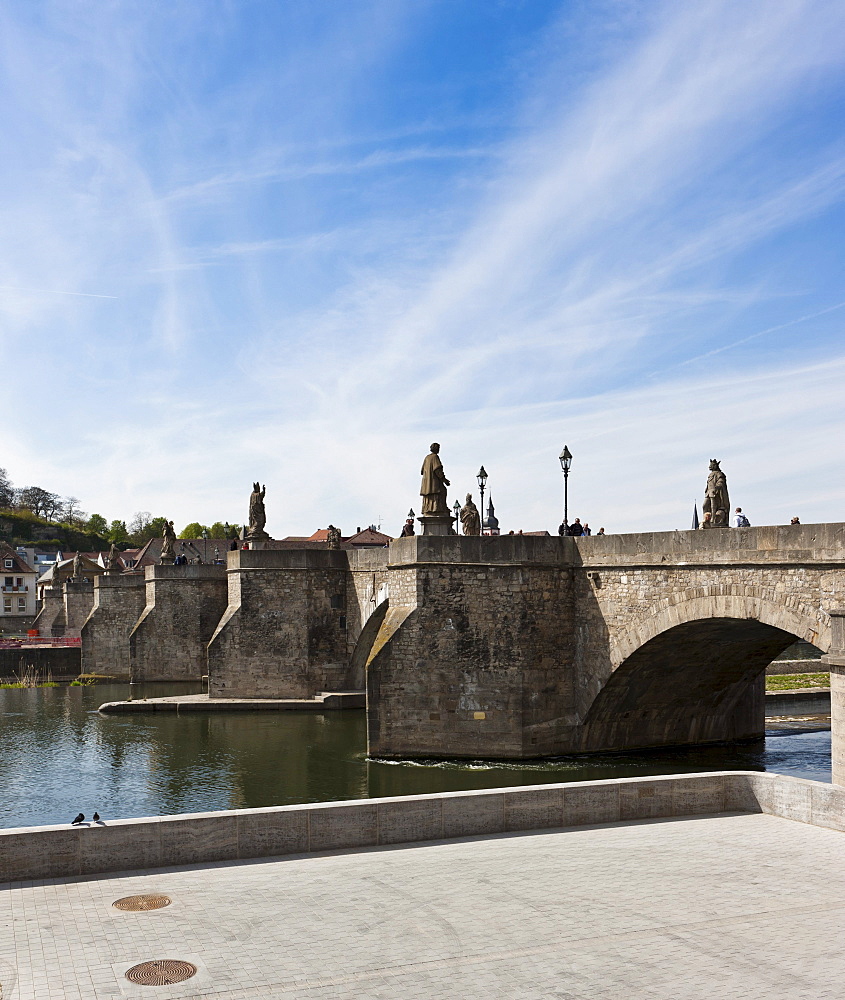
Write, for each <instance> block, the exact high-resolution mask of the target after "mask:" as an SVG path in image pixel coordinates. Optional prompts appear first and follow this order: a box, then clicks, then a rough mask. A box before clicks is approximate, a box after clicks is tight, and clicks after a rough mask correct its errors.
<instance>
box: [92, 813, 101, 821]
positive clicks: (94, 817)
mask: <svg viewBox="0 0 845 1000" xmlns="http://www.w3.org/2000/svg"><path fill="white" fill-rule="evenodd" d="M91 818H92V819H93V820H94V822H95V823H99V822H100V814H99V813H94V815H93V816H92V817H91Z"/></svg>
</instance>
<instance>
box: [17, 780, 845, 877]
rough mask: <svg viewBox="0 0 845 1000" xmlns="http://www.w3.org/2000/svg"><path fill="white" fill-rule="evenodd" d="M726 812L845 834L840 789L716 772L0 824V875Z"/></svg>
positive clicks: (78, 872) (844, 791)
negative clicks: (74, 823)
mask: <svg viewBox="0 0 845 1000" xmlns="http://www.w3.org/2000/svg"><path fill="white" fill-rule="evenodd" d="M731 812H734V813H737V812H738V813H743V812H744V813H748V812H751V813H760V812H762V813H768V814H770V815H774V816H779V817H782V818H784V819H789V820H794V821H797V822H802V823H810V824H813V825H815V826H821V827H826V828H828V829H832V830H839V831H845V788H840V787H836V786H832V785H826V784H823V783H821V782H817V781H806V780H803V779H801V778H792V777H788V776H785V775H779V774H772V773H761V772H751V771H721V772H712V773H707V774H685V775H667V776H659V777H649V778H620V779H615V780H610V781H589V782H587V781H584V782H572V783H569V784H554V785H530V786H526V787H514V788H494V789H487V790H484V791H471V792H443V793H440V794H436V795H408V796H402V797H396V798H381V799H359V800H355V801H351V802H323V803H312V804H307V805H293V806H275V807H271V808H265V809H239V810H230V811H223V812H212V813H200V814H186V815H181V816H178V815H177V816H162V817H160V818H148V819H127V820H111V821H109V822H107V823H99V824H96V823H91V824H88V823H86V824H84V825H82V826H79V827H69V826H60V827H59V826H53V827H51V826H45V827H30V828H25V829H13V830H0V882H17V881H22V880H32V879H51V878H68V877H73V876H91V875H96V874H99V873H103V872H110V871H129V870H132V869H144V868H159V867H169V866H175V865H196V864H210V863H213V862H219V861H235V860H246V859H254V858H266V857H278V856H282V855H287V854H307V853H316V852H324V851H341V850H352V849H354V850H360V849H362V848H379V847H386V846H390V845H396V844H408V843H420V842H424V841H439V840H448V839H452V838H463V837H486V836H495V835H501V834H508V833H524V832H525V831H527V830H555V829H562V828H568V827H578V826H587V825H592V824H597V823H602V824H603V823H632V822H637V821H642V820H655V819H673V818H674V819H680V818H683V817H688V816H700V815H714V814H720V813H731Z"/></svg>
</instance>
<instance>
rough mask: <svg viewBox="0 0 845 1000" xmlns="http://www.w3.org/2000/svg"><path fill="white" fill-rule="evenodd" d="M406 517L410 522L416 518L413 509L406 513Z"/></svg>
mask: <svg viewBox="0 0 845 1000" xmlns="http://www.w3.org/2000/svg"><path fill="white" fill-rule="evenodd" d="M408 517H410V519H411V520H412V521H413V519H414V518H415V517H416V515H415V514H414V508H413V507H412V508H411V509H410V510H409V511H408Z"/></svg>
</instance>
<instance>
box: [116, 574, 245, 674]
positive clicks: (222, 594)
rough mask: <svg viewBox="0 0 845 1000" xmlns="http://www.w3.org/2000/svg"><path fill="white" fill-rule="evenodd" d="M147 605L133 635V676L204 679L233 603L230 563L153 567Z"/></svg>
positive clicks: (147, 586) (146, 586)
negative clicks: (209, 649)
mask: <svg viewBox="0 0 845 1000" xmlns="http://www.w3.org/2000/svg"><path fill="white" fill-rule="evenodd" d="M144 572H145V576H144V589H145V594H146V605H145V607H144V609H143V611H142V612H141V615H140V618H139V619H138V621H137V623H136V624H135V625H134V627H133V629H132V631H131V634H130V636H129V657H130V662H131V679H132V681H133V682H134V683H137V682H142V681H185V680H197V681H198V680H200V679H201V678H202V677H203V676H204V675H205V674H206V673H207V672H208V661H207V646H208V642H209V640H210V639H211V637H212V635H213V634H214V630H215V629H216V627H217V625H218V623H219V621H220V619H221V618H222V617H223V613H224V612H225V610H226V605H227V603H228V591H227V585H226V567H225V566H206V565H199V564H193V563H191V564H188V565H185V566H147V568H146V569H145V571H144Z"/></svg>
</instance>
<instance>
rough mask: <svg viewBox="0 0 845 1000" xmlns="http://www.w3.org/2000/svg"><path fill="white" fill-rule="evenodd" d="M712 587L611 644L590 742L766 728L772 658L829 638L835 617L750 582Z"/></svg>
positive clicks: (628, 742)
mask: <svg viewBox="0 0 845 1000" xmlns="http://www.w3.org/2000/svg"><path fill="white" fill-rule="evenodd" d="M728 589H729V588H728ZM712 590H713V591H714V592H711V593H707V592H706V591H705V589H704V588H701V589H699V590H698V591H696V592H695V594H694V595H690V596H687V597H686V599H683V595H677V597H676V598H675V600H674V602H673V603H668V602H667V603H666V604H665V605H664V606H663V607H662V608H661V609H660V610H659V611H658V612H657V613H656V614H654V615H652V616H651V617H650V618H649V619H648V620H647V621H645V622H643V623H642V624H641V625H640V626H639V627H638V628H636V629H634V630H631V631H629V632H627V633H624V634H623V635H621V636H620V637H619V638H618V639H617V641H616V642H614V643H612V644H611V649H610V658H611V673H610V676H609V677H608V678H607V680H606V682H605V684H604V686H603V688H602V690H601V691H600V692H599V693H598V695H597V696H596V698H595V700H594V701H593V703H592V705H591V707H590V709H589V711H588V713H587V716H586V718H585V721H584V748H585V749H591V748H596V749H597V748H599V747H601V748H604V749H610V748H613V747H620V748H621V747H633V746H642V747H646V746H665V745H681V744H686V743H702V742H724V741H728V740H736V739H744V738H749V737H753V736H759V735H762V733H763V731H764V727H765V721H764V720H765V693H764V685H763V680H762V675H763V673H764V671H765V669H766V666H767V665H768V664H769V663H770V662H771V661H772V660H773V659H774V658H775V657H776V656H777V655H778V654H779V653H781V652H783V650H784V649H786V648H787V647H788V646H789V645H791V644H792V643H793V642H794V641H795V640H796V639H806V640H807V641H808V642H811V643H813V644H814V645H816V646H819V647H820V648H822V649H823V650H825V651H826V650H827V649H828V648H829V646H830V619H829V616H828V615H827V614H826V613H825V612H823V611H821V610H820V609H819V608H818V606H816V607H812V606H810V605H807V604H805V603H802V602H799V601H793V600H790V599H789V598H786V597H784V599H783V600H782V601H776V600H774V599H773V595H771V594H770V593H763V592H757V593H754V592H753V591H752V590H751V588H746V589H744V592H743V593H741V594H739V593H725V592H724V590H725V588H712ZM719 590H722V592H721V593H719V592H717V591H719ZM678 597H680V598H681V599H678Z"/></svg>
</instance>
